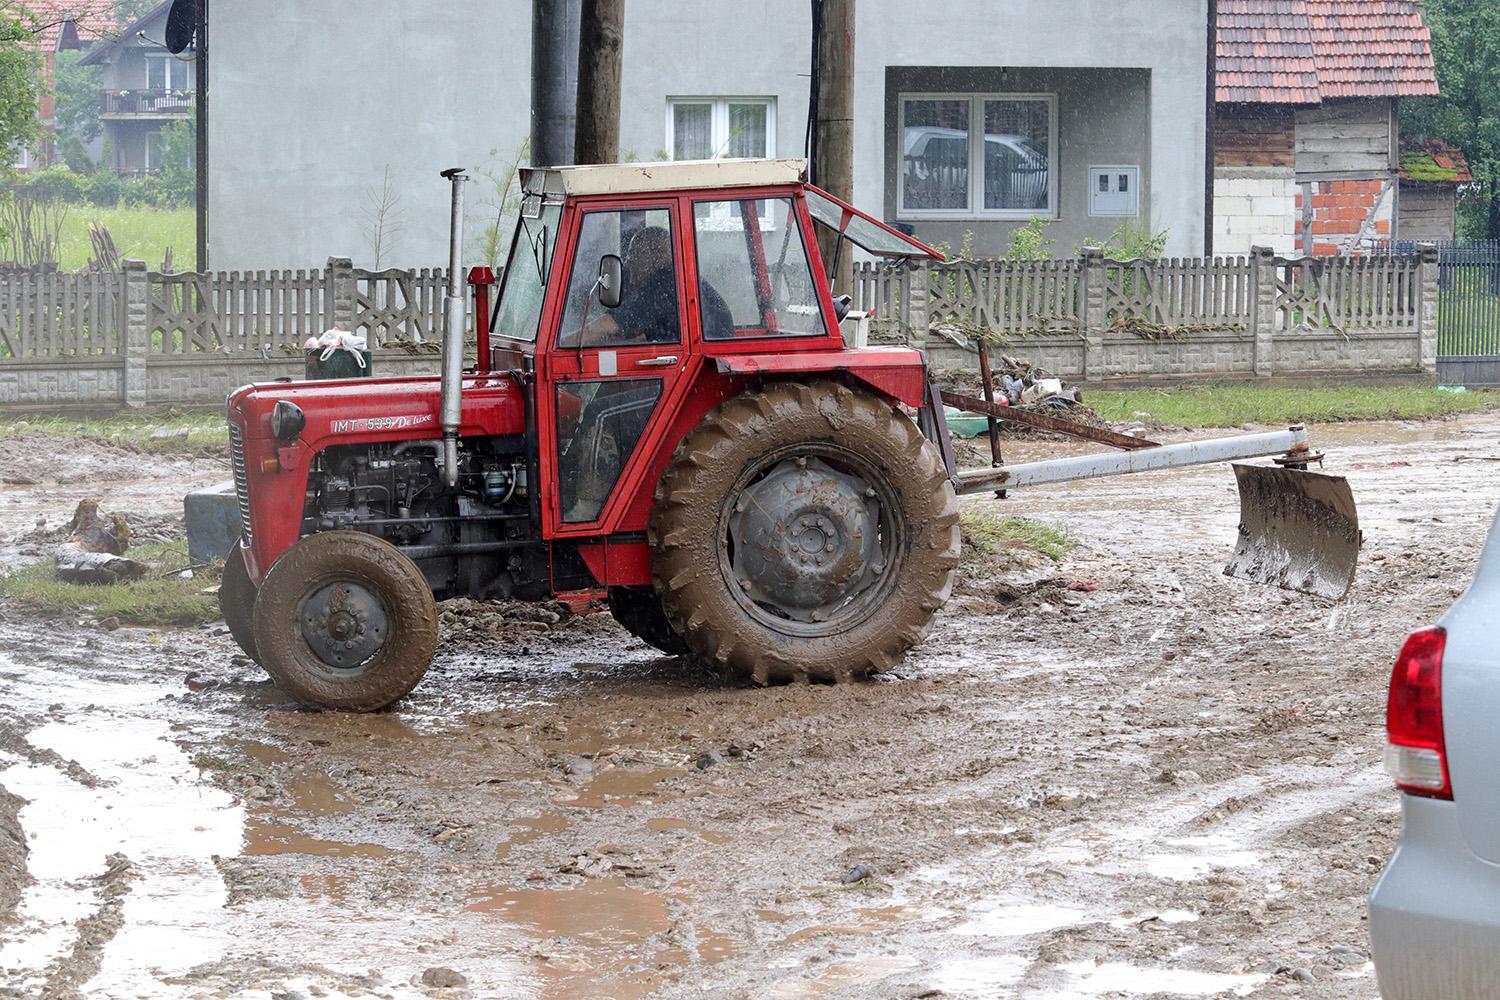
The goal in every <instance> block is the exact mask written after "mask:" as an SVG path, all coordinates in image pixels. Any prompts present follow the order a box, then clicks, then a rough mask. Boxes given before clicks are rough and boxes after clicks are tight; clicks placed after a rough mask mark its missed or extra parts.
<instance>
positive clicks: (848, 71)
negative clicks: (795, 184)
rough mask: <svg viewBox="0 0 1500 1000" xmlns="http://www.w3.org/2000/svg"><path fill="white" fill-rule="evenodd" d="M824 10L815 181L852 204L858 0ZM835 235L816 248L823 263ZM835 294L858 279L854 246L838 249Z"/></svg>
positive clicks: (820, 15)
mask: <svg viewBox="0 0 1500 1000" xmlns="http://www.w3.org/2000/svg"><path fill="white" fill-rule="evenodd" d="M814 2H815V3H817V5H818V7H819V8H821V9H820V10H816V11H815V12H814V17H813V24H814V25H815V28H816V31H817V33H816V35H815V37H814V38H813V44H814V45H815V46H817V52H816V56H815V58H816V61H817V66H818V72H817V81H816V86H817V88H818V96H817V101H816V104H817V121H816V122H814V123H813V127H814V147H813V148H814V149H815V150H816V151H817V152H816V156H815V158H814V160H813V177H812V181H813V183H814V184H816V185H818V187H820V188H822V189H823V190H825V191H827V192H828V193H829V194H831V195H835V196H837V197H839V198H842V199H844V200H845V201H847V202H849V203H850V204H853V203H854V2H855V0H814ZM835 243H836V238H834V237H830V235H829V234H828V233H827V231H826V230H825V231H824V232H823V234H822V235H821V236H820V237H819V240H818V248H819V249H820V250H821V251H822V253H823V263H824V266H828V265H829V264H831V263H832V262H833V252H834V244H835ZM831 277H832V279H833V289H834V292H835V293H836V294H837V293H842V292H846V291H849V290H850V289H851V288H852V287H853V283H854V259H853V254H852V248H851V247H848V246H845V247H843V248H842V251H841V252H840V253H839V266H838V271H837V272H836V273H835V274H833V275H832V276H831Z"/></svg>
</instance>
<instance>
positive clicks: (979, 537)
mask: <svg viewBox="0 0 1500 1000" xmlns="http://www.w3.org/2000/svg"><path fill="white" fill-rule="evenodd" d="M958 524H959V530H960V532H961V533H962V535H963V543H964V562H965V563H967V564H970V565H971V566H972V565H974V564H976V563H983V562H987V561H989V560H992V559H994V558H995V557H998V556H1006V555H1010V554H1013V553H1015V552H1016V551H1017V550H1024V551H1028V552H1035V553H1036V554H1038V555H1040V556H1042V557H1043V558H1045V559H1049V560H1051V561H1052V562H1062V559H1063V557H1064V556H1066V555H1067V554H1068V553H1069V552H1071V551H1073V544H1074V542H1073V539H1072V538H1070V537H1069V536H1068V533H1067V532H1066V531H1064V530H1063V529H1062V528H1058V527H1054V526H1053V525H1050V524H1043V523H1042V522H1040V521H1033V520H1031V519H1030V518H1027V517H1000V516H999V515H997V514H990V513H987V512H985V511H978V510H969V511H964V512H963V513H962V514H960V515H959V516H958Z"/></svg>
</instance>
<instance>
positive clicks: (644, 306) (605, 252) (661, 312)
mask: <svg viewBox="0 0 1500 1000" xmlns="http://www.w3.org/2000/svg"><path fill="white" fill-rule="evenodd" d="M607 256H614V257H619V258H620V259H621V260H622V261H623V262H624V282H623V284H622V287H621V288H620V304H619V305H618V306H615V307H614V308H606V307H605V306H604V304H603V303H602V302H601V300H600V297H599V293H600V287H599V264H600V261H602V260H603V259H604V258H605V257H607ZM676 261H677V258H676V255H675V254H674V253H673V244H672V215H671V212H670V211H669V210H667V209H665V208H652V209H639V208H632V209H624V210H612V211H605V212H589V213H588V214H587V215H585V216H584V217H583V223H582V225H581V226H580V227H579V230H578V249H577V251H576V252H575V253H574V256H573V268H572V271H571V272H570V273H569V277H568V297H567V306H566V307H565V308H564V310H563V320H562V326H561V327H559V329H558V339H557V346H558V347H562V348H578V349H581V348H585V347H625V346H629V345H631V344H675V343H678V342H679V341H680V340H682V323H681V320H680V319H679V314H678V309H677V263H676Z"/></svg>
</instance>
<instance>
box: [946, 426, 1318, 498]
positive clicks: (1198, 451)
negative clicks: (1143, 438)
mask: <svg viewBox="0 0 1500 1000" xmlns="http://www.w3.org/2000/svg"><path fill="white" fill-rule="evenodd" d="M1306 449H1307V430H1306V429H1305V428H1303V427H1300V426H1299V427H1293V428H1291V429H1290V430H1285V431H1274V432H1272V433H1269V434H1241V435H1239V436H1237V437H1227V438H1212V439H1211V440H1208V441H1186V442H1184V443H1182V444H1167V445H1157V446H1155V447H1148V448H1142V449H1140V450H1138V451H1121V452H1104V453H1102V454H1098V455H1077V456H1074V457H1072V458H1054V459H1051V460H1049V461H1045V462H1024V463H1022V464H1020V465H1007V466H1004V467H1002V468H999V469H969V470H966V471H964V472H960V473H959V474H958V476H957V477H956V480H955V483H954V488H955V489H957V490H958V492H959V493H961V494H965V493H988V492H990V491H991V490H1014V489H1020V488H1021V487H1023V486H1039V485H1041V484H1043V483H1067V482H1072V481H1073V480H1077V479H1099V478H1102V477H1104V476H1123V475H1127V474H1129V473H1132V472H1154V471H1156V470H1159V469H1177V468H1181V467H1183V466H1187V465H1211V464H1213V463H1215V462H1233V461H1235V460H1237V459H1242V458H1261V457H1264V456H1266V455H1285V454H1290V453H1292V452H1297V451H1305V450H1306Z"/></svg>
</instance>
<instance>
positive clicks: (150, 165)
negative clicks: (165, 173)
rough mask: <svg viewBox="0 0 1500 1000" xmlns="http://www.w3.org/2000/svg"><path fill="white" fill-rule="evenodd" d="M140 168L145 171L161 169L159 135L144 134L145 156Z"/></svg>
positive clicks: (156, 133)
mask: <svg viewBox="0 0 1500 1000" xmlns="http://www.w3.org/2000/svg"><path fill="white" fill-rule="evenodd" d="M142 166H143V167H144V168H145V169H146V170H147V171H152V170H160V169H161V133H160V132H147V133H146V156H145V161H144V163H142Z"/></svg>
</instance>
